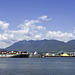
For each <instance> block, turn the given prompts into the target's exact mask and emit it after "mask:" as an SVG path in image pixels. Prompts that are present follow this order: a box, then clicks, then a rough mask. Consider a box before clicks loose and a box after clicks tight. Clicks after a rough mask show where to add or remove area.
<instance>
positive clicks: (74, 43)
mask: <svg viewBox="0 0 75 75" xmlns="http://www.w3.org/2000/svg"><path fill="white" fill-rule="evenodd" d="M67 44H69V45H74V46H75V40H70V41H68V42H67Z"/></svg>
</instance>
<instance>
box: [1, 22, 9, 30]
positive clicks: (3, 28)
mask: <svg viewBox="0 0 75 75" xmlns="http://www.w3.org/2000/svg"><path fill="white" fill-rule="evenodd" d="M8 26H9V23H6V22H3V21H0V28H1V29H2V30H7V29H8Z"/></svg>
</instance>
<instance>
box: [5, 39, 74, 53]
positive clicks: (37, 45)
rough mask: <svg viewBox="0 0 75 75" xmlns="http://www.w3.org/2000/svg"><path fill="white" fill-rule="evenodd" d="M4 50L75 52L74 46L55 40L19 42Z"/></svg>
mask: <svg viewBox="0 0 75 75" xmlns="http://www.w3.org/2000/svg"><path fill="white" fill-rule="evenodd" d="M6 50H16V51H17V50H19V51H20V50H21V51H39V52H50V51H75V46H74V45H70V44H69V43H64V42H61V41H57V40H37V41H33V40H30V41H26V40H23V41H19V42H16V43H14V44H13V45H11V46H9V47H7V48H6Z"/></svg>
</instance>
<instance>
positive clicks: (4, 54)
mask: <svg viewBox="0 0 75 75" xmlns="http://www.w3.org/2000/svg"><path fill="white" fill-rule="evenodd" d="M32 57H75V52H63V51H60V52H37V51H35V52H26V51H6V50H1V51H0V58H32Z"/></svg>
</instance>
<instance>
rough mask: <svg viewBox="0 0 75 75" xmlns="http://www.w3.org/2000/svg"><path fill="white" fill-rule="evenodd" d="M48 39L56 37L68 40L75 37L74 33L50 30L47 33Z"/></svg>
mask: <svg viewBox="0 0 75 75" xmlns="http://www.w3.org/2000/svg"><path fill="white" fill-rule="evenodd" d="M46 37H47V39H56V40H60V41H64V42H67V41H69V40H71V39H74V38H75V35H74V34H73V33H62V32H61V31H48V33H47V34H46Z"/></svg>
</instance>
